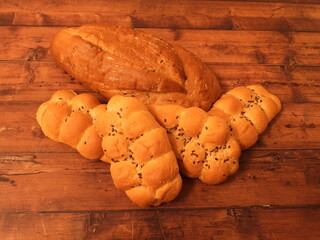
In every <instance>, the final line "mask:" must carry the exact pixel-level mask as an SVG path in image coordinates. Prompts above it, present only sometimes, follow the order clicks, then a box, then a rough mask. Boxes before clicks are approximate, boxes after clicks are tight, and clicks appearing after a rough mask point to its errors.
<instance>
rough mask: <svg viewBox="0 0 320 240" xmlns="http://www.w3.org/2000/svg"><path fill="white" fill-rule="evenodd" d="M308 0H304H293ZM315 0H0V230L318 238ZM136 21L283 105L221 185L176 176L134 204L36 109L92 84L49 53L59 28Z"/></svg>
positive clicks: (229, 81) (101, 166)
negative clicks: (148, 204) (51, 131)
mask: <svg viewBox="0 0 320 240" xmlns="http://www.w3.org/2000/svg"><path fill="white" fill-rule="evenodd" d="M302 2H303V3H302ZM319 3H320V1H319V0H306V1H302V0H274V1H270V2H268V1H267V0H265V1H263V0H257V1H250V0H244V1H242V2H231V1H209V0H206V1H178V2H177V1H166V2H165V1H129V0H121V1H102V0H93V1H85V0H78V1H76V0H73V1H49V0H45V1H40V0H36V1H31V0H29V1H18V0H11V1H4V0H2V1H0V25H1V26H0V39H1V41H0V61H1V62H0V96H1V97H0V102H1V105H0V111H1V114H0V211H1V212H0V239H4V240H11V239H26V240H29V239H30V240H33V239H41V240H42V239H54V240H61V239H214V240H217V239H259V240H271V239H272V240H274V239H299V240H300V239H312V240H315V239H320V221H319V220H320V131H319V129H320V126H319V125H320V4H319ZM95 22H104V23H112V24H119V25H126V26H132V27H136V28H141V29H142V30H143V31H146V32H149V33H152V34H154V35H156V36H158V37H160V38H163V39H165V40H168V41H171V42H174V43H176V44H178V45H181V46H184V47H186V48H187V49H189V50H190V51H192V52H194V53H195V54H197V55H198V56H199V57H200V58H201V59H202V60H204V61H205V62H207V63H208V64H209V66H210V67H211V68H212V70H213V71H214V72H215V73H216V75H217V76H218V78H219V80H220V83H221V85H222V87H223V91H226V90H228V89H231V88H233V87H236V86H242V85H248V84H255V83H260V84H263V85H264V86H265V87H266V88H267V89H268V90H270V91H271V92H272V93H274V94H276V95H277V96H279V98H280V99H281V101H282V102H283V110H282V111H281V113H280V114H279V115H278V116H277V117H276V118H275V119H274V120H273V121H272V122H271V124H270V125H269V127H268V129H267V131H266V132H265V133H264V134H263V135H262V136H261V137H260V140H259V141H258V142H257V143H256V144H255V146H254V147H252V148H251V149H249V150H247V151H244V152H243V153H242V156H241V162H240V169H239V171H238V172H237V173H236V174H235V175H234V176H232V177H230V178H229V179H228V180H227V181H226V182H225V183H223V184H221V185H217V186H209V185H206V184H204V183H202V182H200V181H199V180H190V179H184V184H183V188H182V192H181V194H180V195H179V197H178V198H177V199H176V200H174V201H173V202H171V203H168V204H164V205H162V206H160V207H157V208H147V209H140V208H139V207H137V206H135V205H134V204H133V203H131V202H130V201H129V200H128V198H127V197H126V196H125V194H124V193H123V192H122V191H120V190H117V189H116V188H115V187H114V186H113V183H112V179H111V177H110V172H109V166H108V165H107V164H106V163H103V162H100V161H94V160H87V159H84V158H83V157H81V156H80V155H79V154H78V153H76V152H75V151H74V150H73V149H71V148H70V147H68V146H66V145H63V144H60V143H56V142H53V141H51V140H49V139H48V138H46V137H45V136H44V135H43V133H42V132H41V129H40V127H39V126H38V124H37V122H36V120H35V113H36V110H37V107H38V106H39V105H40V103H41V102H43V101H46V100H48V99H49V98H50V96H51V94H52V93H53V92H54V91H56V90H59V89H73V90H75V91H77V92H90V90H89V89H87V88H85V87H83V86H81V85H80V84H79V83H78V82H76V81H75V80H72V79H70V77H69V76H68V75H67V74H66V73H64V72H63V71H62V70H61V69H60V68H58V67H57V66H56V65H55V63H54V62H53V61H52V58H51V55H50V52H49V51H48V47H49V45H50V41H51V39H52V37H53V35H54V34H55V33H56V32H57V31H58V30H59V29H61V27H64V26H78V25H82V24H85V23H95Z"/></svg>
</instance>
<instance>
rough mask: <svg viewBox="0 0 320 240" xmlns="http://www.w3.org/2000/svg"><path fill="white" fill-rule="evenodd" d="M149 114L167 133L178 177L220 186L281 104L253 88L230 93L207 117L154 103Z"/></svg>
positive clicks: (240, 88)
mask: <svg viewBox="0 0 320 240" xmlns="http://www.w3.org/2000/svg"><path fill="white" fill-rule="evenodd" d="M149 109H150V111H151V112H152V114H153V115H154V116H155V117H156V119H157V120H158V122H159V123H160V124H161V125H162V126H163V127H164V128H166V129H167V133H168V135H169V139H170V142H171V145H172V148H173V150H174V152H175V154H176V157H177V160H178V163H179V167H180V172H181V173H182V174H183V175H184V176H186V177H190V178H199V179H200V180H201V181H203V182H205V183H208V184H218V183H221V182H223V181H225V180H226V179H227V177H228V176H230V175H232V174H234V173H235V172H236V171H237V170H238V167H239V164H238V160H239V157H240V152H241V149H247V148H249V147H250V146H252V145H253V144H254V143H255V142H256V141H257V139H258V135H259V134H261V133H262V132H263V131H264V130H265V129H266V127H267V125H268V123H269V122H270V121H271V120H272V119H273V118H274V117H275V115H276V114H277V113H278V112H279V111H280V110H281V103H280V100H279V99H278V98H277V97H276V96H274V95H272V94H271V93H269V92H268V91H267V90H266V89H265V88H263V87H262V86H261V85H252V86H247V87H238V88H234V89H232V90H230V91H229V92H227V93H226V94H224V95H223V96H222V97H221V98H220V99H219V100H218V101H217V102H216V103H215V104H214V105H213V107H212V108H211V110H210V111H209V112H208V113H206V112H204V111H203V110H202V109H200V108H196V107H191V108H184V107H181V106H179V105H157V104H152V105H149Z"/></svg>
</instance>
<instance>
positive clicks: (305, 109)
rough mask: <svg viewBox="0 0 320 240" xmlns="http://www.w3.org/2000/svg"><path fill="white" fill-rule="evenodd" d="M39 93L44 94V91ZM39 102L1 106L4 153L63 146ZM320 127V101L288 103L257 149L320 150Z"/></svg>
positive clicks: (56, 149) (0, 119) (261, 138)
mask: <svg viewBox="0 0 320 240" xmlns="http://www.w3.org/2000/svg"><path fill="white" fill-rule="evenodd" d="M38 93H39V94H43V92H41V91H39V92H38ZM46 99H48V96H47V95H46ZM39 105H40V104H34V103H32V102H31V103H30V102H29V103H28V102H21V103H19V102H18V103H15V102H12V103H6V104H4V105H1V106H0V111H1V112H2V114H1V116H0V124H1V125H0V129H1V131H0V133H1V134H0V143H1V144H0V152H1V151H2V152H10V151H13V152H29V151H38V152H46V151H50V152H54V151H59V150H58V149H59V148H60V146H59V145H57V144H56V143H54V142H52V141H51V140H49V139H47V138H44V136H43V134H42V132H41V129H40V127H39V125H38V124H37V122H36V120H35V114H36V111H37V108H38V106H39ZM310 109H312V111H310ZM319 128H320V104H318V103H285V104H284V106H283V110H282V111H281V112H280V114H279V115H278V116H277V117H276V118H275V119H274V120H273V121H272V122H271V124H269V126H268V128H267V130H266V131H265V132H264V133H263V134H262V135H261V136H260V137H259V140H258V142H257V143H256V144H255V145H254V148H257V149H318V148H320V141H319V134H318V132H319ZM7 139H11V141H8V140H7ZM296 139H299V141H297V140H296ZM13 143H14V144H13ZM62 149H65V148H64V147H63V148H62Z"/></svg>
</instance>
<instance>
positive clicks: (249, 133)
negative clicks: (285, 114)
mask: <svg viewBox="0 0 320 240" xmlns="http://www.w3.org/2000/svg"><path fill="white" fill-rule="evenodd" d="M280 110H281V102H280V100H279V98H278V97H276V96H274V95H272V94H271V93H270V92H268V91H267V90H266V89H265V88H264V87H263V86H261V85H251V86H247V87H237V88H234V89H232V90H230V91H228V92H227V93H226V94H224V95H222V96H221V98H220V99H219V100H218V101H216V102H215V103H214V105H213V107H212V108H211V110H210V111H209V112H208V114H209V115H217V114H219V115H220V116H222V115H224V119H225V120H226V121H227V122H228V123H229V125H230V126H231V130H232V134H233V135H234V136H235V137H236V139H237V141H238V142H239V143H240V146H241V148H242V149H247V148H249V147H251V146H252V145H253V144H255V142H256V141H257V139H258V135H260V134H261V133H263V132H264V130H265V129H266V127H267V125H268V123H269V122H270V121H271V120H272V119H273V118H274V117H275V115H276V114H277V113H279V111H280Z"/></svg>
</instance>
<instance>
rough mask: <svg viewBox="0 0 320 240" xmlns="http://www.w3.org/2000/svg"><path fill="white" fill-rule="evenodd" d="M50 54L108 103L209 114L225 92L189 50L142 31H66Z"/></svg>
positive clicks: (95, 27)
mask: <svg viewBox="0 0 320 240" xmlns="http://www.w3.org/2000/svg"><path fill="white" fill-rule="evenodd" d="M51 53H52V56H53V58H54V60H55V61H56V63H57V64H58V65H59V66H60V67H61V68H62V69H63V70H65V71H66V72H68V73H69V74H70V75H71V76H72V77H74V78H75V79H77V80H78V81H80V82H82V83H84V84H85V85H86V86H88V87H90V88H91V89H93V90H95V91H98V92H99V93H100V94H101V95H103V96H105V97H106V98H108V99H109V98H111V97H112V96H114V95H128V96H134V97H137V98H138V99H139V100H140V101H142V102H143V103H145V104H151V103H152V104H153V103H156V104H170V103H173V104H179V105H182V106H185V107H191V106H197V107H200V108H202V109H204V110H206V111H207V110H209V108H210V107H211V105H212V104H213V102H214V101H215V100H216V99H217V98H218V97H219V96H220V94H221V88H220V85H219V82H218V80H217V79H216V77H215V75H214V73H213V72H212V71H211V69H210V68H209V67H208V66H207V65H206V64H205V63H203V62H202V61H201V60H200V59H199V58H198V57H196V56H195V55H194V54H192V53H191V52H189V51H188V50H186V49H184V48H182V47H179V46H176V45H172V44H170V43H168V42H166V41H163V40H161V39H159V38H157V37H155V36H153V35H150V34H148V33H144V32H142V31H139V30H136V29H132V28H128V27H121V26H112V25H104V24H88V25H83V26H81V27H72V28H63V29H62V30H60V31H59V32H58V33H57V34H56V35H55V37H54V39H53V41H52V44H51Z"/></svg>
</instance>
